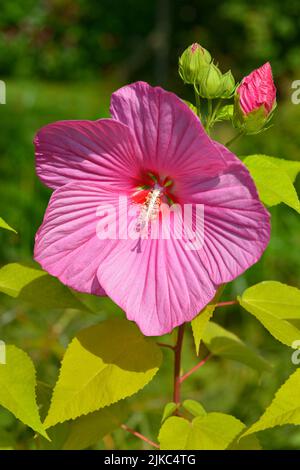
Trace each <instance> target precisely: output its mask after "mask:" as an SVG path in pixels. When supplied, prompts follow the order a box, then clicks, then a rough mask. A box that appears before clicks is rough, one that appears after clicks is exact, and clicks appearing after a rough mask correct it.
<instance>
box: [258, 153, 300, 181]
mask: <svg viewBox="0 0 300 470" xmlns="http://www.w3.org/2000/svg"><path fill="white" fill-rule="evenodd" d="M263 157H264V158H266V159H268V161H269V162H271V163H273V164H274V165H276V166H277V167H279V168H281V169H282V170H284V171H285V172H286V173H287V175H288V176H289V178H290V179H291V181H292V183H294V182H295V179H296V177H297V175H298V173H299V172H300V162H297V161H294V160H285V159H283V158H275V157H267V156H266V155H263Z"/></svg>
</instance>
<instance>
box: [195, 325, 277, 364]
mask: <svg viewBox="0 0 300 470" xmlns="http://www.w3.org/2000/svg"><path fill="white" fill-rule="evenodd" d="M203 341H204V343H205V345H206V347H207V348H208V349H209V350H210V351H211V353H213V354H215V355H216V356H224V357H226V358H228V359H232V360H235V361H238V362H241V363H243V364H246V365H247V366H249V367H252V368H253V369H255V370H257V371H258V372H263V371H265V370H270V368H271V366H270V365H269V363H268V362H267V361H266V360H265V359H264V358H263V357H262V356H260V355H259V354H258V353H257V352H255V351H254V350H252V349H250V348H249V347H248V346H247V345H246V344H245V343H244V342H243V341H242V340H241V339H240V338H239V337H238V336H236V335H235V334H234V333H232V332H230V331H228V330H225V328H223V327H222V326H220V325H217V324H216V323H214V322H212V321H211V322H209V323H208V325H207V326H206V329H205V331H204V334H203Z"/></svg>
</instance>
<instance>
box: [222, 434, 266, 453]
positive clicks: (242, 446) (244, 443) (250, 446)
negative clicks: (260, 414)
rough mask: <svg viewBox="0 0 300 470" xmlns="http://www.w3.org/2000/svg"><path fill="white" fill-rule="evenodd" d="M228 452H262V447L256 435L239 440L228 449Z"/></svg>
mask: <svg viewBox="0 0 300 470" xmlns="http://www.w3.org/2000/svg"><path fill="white" fill-rule="evenodd" d="M228 450H262V447H261V444H260V442H259V440H258V438H257V437H256V436H255V434H251V435H250V436H246V437H242V438H241V439H239V438H237V439H236V440H235V441H234V442H233V443H232V444H231V445H230V446H229V447H228Z"/></svg>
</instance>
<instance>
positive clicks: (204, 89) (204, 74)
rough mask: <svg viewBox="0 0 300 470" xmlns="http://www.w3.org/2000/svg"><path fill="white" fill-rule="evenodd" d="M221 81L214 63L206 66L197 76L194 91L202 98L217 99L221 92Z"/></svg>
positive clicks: (219, 73)
mask: <svg viewBox="0 0 300 470" xmlns="http://www.w3.org/2000/svg"><path fill="white" fill-rule="evenodd" d="M222 80H223V76H222V73H221V71H220V70H219V69H218V67H217V66H216V65H215V64H214V63H211V64H209V65H206V66H205V67H203V68H202V70H201V73H200V74H199V76H198V79H197V82H196V91H197V93H198V94H199V95H200V96H201V97H202V98H207V99H213V98H219V97H220V96H221V94H222V90H223V84H222Z"/></svg>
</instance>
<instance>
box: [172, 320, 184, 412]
mask: <svg viewBox="0 0 300 470" xmlns="http://www.w3.org/2000/svg"><path fill="white" fill-rule="evenodd" d="M184 326H185V325H184V324H183V325H180V327H179V328H178V336H177V342H176V345H175V348H174V352H175V363H174V389H173V401H174V403H176V405H179V404H180V384H181V382H180V368H181V350H182V342H183V335H184Z"/></svg>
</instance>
